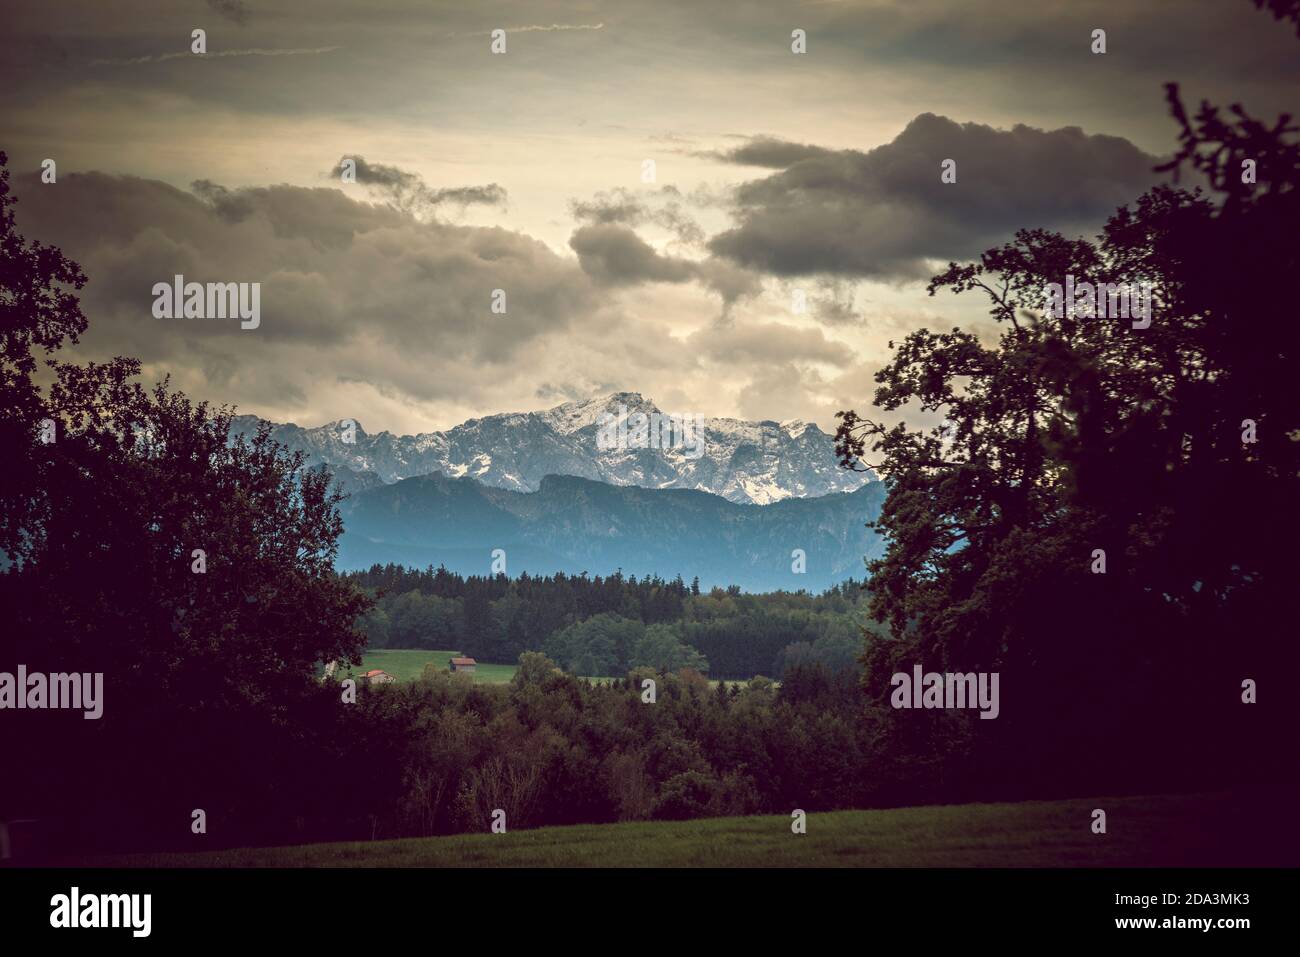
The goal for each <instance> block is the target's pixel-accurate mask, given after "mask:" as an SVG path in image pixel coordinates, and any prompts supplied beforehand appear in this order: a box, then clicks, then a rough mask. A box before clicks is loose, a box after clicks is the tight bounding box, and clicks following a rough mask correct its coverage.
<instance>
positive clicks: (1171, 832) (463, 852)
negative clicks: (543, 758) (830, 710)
mask: <svg viewBox="0 0 1300 957" xmlns="http://www.w3.org/2000/svg"><path fill="white" fill-rule="evenodd" d="M1253 807H1254V805H1253V804H1251V803H1250V802H1247V801H1245V799H1243V798H1239V797H1234V796H1232V795H1226V794H1215V795H1177V796H1168V795H1165V796H1157V797H1123V798H1079V799H1072V800H1065V801H1030V802H1026V803H1021V804H967V805H950V806H940V807H916V808H897V809H890V810H879V811H835V812H830V813H825V814H811V815H809V816H808V821H807V833H806V834H803V835H796V834H793V833H792V832H791V829H790V818H789V817H785V816H773V817H738V818H712V819H708V820H697V821H683V822H653V823H648V822H636V823H627V824H603V825H584V826H577V827H547V828H538V829H536V830H521V831H512V832H510V833H507V834H486V833H485V834H468V835H460V836H456V837H436V838H411V839H406V840H395V841H370V842H357V843H339V844H308V845H302V846H298V847H275V848H251V849H242V850H230V851H216V852H209V853H195V854H148V855H130V856H125V857H115V858H100V859H96V860H92V861H87V862H83V863H88V864H91V865H92V866H94V865H99V866H126V867H474V866H484V867H622V866H630V867H689V866H703V867H1049V866H1055V867H1100V866H1112V867H1131V866H1157V865H1158V866H1210V865H1218V866H1230V865H1233V864H1243V863H1268V861H1267V855H1268V854H1282V853H1284V852H1282V851H1280V850H1277V849H1276V848H1275V847H1273V846H1270V844H1269V842H1268V841H1267V840H1264V839H1261V838H1260V837H1259V836H1258V835H1257V834H1256V835H1254V836H1252V834H1251V828H1250V824H1251V822H1252V821H1253V816H1252V815H1253ZM1093 808H1103V809H1105V810H1106V813H1107V825H1108V830H1107V833H1106V834H1104V835H1102V834H1093V833H1092V832H1091V830H1090V827H1089V825H1090V822H1091V820H1092V810H1093ZM1276 863H1285V862H1284V861H1281V860H1279V861H1277V862H1276ZM1291 863H1292V864H1294V861H1292V862H1291Z"/></svg>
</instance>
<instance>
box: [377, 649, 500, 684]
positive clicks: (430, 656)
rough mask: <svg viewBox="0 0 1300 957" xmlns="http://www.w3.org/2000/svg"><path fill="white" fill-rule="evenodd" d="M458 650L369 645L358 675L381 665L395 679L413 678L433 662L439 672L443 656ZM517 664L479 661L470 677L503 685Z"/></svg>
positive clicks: (445, 657) (410, 679) (444, 666)
mask: <svg viewBox="0 0 1300 957" xmlns="http://www.w3.org/2000/svg"><path fill="white" fill-rule="evenodd" d="M459 654H460V652H459V651H424V650H423V649H412V648H372V649H369V650H367V651H366V653H365V654H364V655H362V656H361V667H360V668H358V669H357V672H358V673H359V674H365V673H366V672H367V671H369V670H371V669H372V668H382V669H383V670H384V671H387V672H388V673H389V674H390V675H392V676H393V677H394V678H396V679H397V680H398V681H414V680H415V679H416V678H418V677H420V673H421V672H423V671H424V666H425V665H426V664H429V663H433V664H434V665H436V666H437V668H438V670H439V671H446V670H447V659H448V658H454V657H456V656H457V655H459ZM517 668H518V666H517V665H490V664H484V663H482V662H480V663H479V665H478V667H477V668H476V669H475V671H474V680H475V681H481V682H483V683H485V684H505V683H506V682H508V681H509V680H510V679H511V678H513V677H514V676H515V671H516V670H517Z"/></svg>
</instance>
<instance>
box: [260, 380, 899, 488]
mask: <svg viewBox="0 0 1300 957" xmlns="http://www.w3.org/2000/svg"><path fill="white" fill-rule="evenodd" d="M663 415H664V413H663V411H662V410H660V409H659V408H658V407H657V406H656V405H655V404H654V403H653V402H651V401H650V400H648V399H646V398H644V397H643V396H641V395H640V394H639V393H636V392H616V393H613V394H610V395H606V396H603V397H599V398H594V399H587V400H584V401H580V402H567V403H565V404H563V405H559V406H556V407H555V408H552V409H548V410H546V411H542V412H509V413H502V414H499V415H489V416H485V417H483V418H479V419H470V420H468V421H467V422H463V423H461V424H460V425H457V426H455V427H454V428H451V429H449V430H447V431H445V432H425V433H421V434H419V435H394V434H393V433H391V432H379V433H375V434H371V433H368V432H366V431H365V430H364V429H363V428H362V426H361V425H360V423H356V422H352V421H349V420H343V421H340V422H331V423H328V424H326V425H322V426H319V427H316V428H303V427H301V426H298V425H294V424H292V423H287V424H273V427H272V436H273V437H274V438H275V439H276V440H277V441H279V442H282V443H284V444H285V445H287V446H288V447H289V448H292V449H301V450H302V451H304V452H306V453H307V456H308V464H309V465H326V466H329V467H330V469H331V470H332V471H334V472H335V473H336V474H337V475H338V477H339V482H340V484H341V485H343V486H344V488H345V489H347V490H358V489H364V488H371V487H374V486H377V485H379V484H381V483H392V482H396V481H399V480H401V479H406V478H413V477H415V476H419V475H429V474H431V473H433V472H441V473H442V474H444V475H446V476H449V477H452V478H461V477H466V478H473V479H476V480H478V481H479V482H481V483H483V484H484V485H489V486H493V487H496V488H504V489H510V490H512V491H516V492H535V491H537V490H538V489H539V488H540V487H541V482H542V479H543V477H544V476H547V475H576V476H579V477H581V478H587V479H593V480H595V481H599V482H607V483H609V484H611V485H629V486H630V485H635V486H640V487H642V488H655V489H668V488H679V489H695V490H698V491H704V492H712V493H714V494H715V495H721V496H722V497H723V498H726V499H727V500H728V501H732V502H739V503H744V504H754V505H768V504H771V503H773V502H778V501H781V500H782V499H787V498H810V497H815V496H819V495H826V494H829V493H831V492H850V491H853V490H854V489H857V488H859V487H861V486H863V485H865V484H867V483H868V482H870V481H873V480H874V476H872V475H870V473H862V472H851V471H847V470H845V469H842V468H840V467H839V463H838V461H837V460H836V457H835V450H834V443H833V441H832V439H831V437H830V436H829V435H827V434H826V433H825V432H823V431H822V430H821V429H819V428H818V427H817V426H816V425H814V424H812V423H808V422H802V421H788V422H775V421H761V422H748V421H744V420H740V419H726V418H703V417H698V418H697V417H695V416H691V417H689V421H690V422H691V424H692V426H693V427H694V428H696V429H698V442H692V443H690V444H688V445H686V446H685V447H670V448H655V447H651V444H650V443H647V442H645V441H644V440H642V441H640V442H638V441H636V436H635V426H636V424H637V421H638V420H637V418H636V417H637V416H645V417H646V418H647V419H649V418H650V417H651V416H663ZM602 416H606V417H607V418H606V419H605V420H604V421H606V422H609V421H613V422H615V423H627V422H628V420H632V423H633V426H632V428H631V429H629V430H628V432H629V433H631V434H632V441H631V442H630V443H629V442H618V443H614V445H613V447H608V446H609V445H610V443H607V442H602V440H601V431H602ZM259 421H260V420H259V419H258V418H256V417H255V416H239V417H237V418H236V420H235V423H234V429H235V431H238V432H245V433H247V432H252V431H254V430H255V429H256V428H257V425H258V422H259ZM691 437H692V438H694V435H692V436H691ZM602 446H605V447H602Z"/></svg>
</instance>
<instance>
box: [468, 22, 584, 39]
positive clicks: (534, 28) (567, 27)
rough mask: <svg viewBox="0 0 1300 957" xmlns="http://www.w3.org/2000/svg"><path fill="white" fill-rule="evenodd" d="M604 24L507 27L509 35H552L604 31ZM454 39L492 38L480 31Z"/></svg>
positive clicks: (486, 31)
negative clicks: (569, 31) (562, 32)
mask: <svg viewBox="0 0 1300 957" xmlns="http://www.w3.org/2000/svg"><path fill="white" fill-rule="evenodd" d="M604 28H605V24H603V23H552V24H551V25H550V26H549V27H548V26H543V25H541V24H535V25H533V26H527V27H505V31H506V33H507V34H511V33H539V32H540V33H551V32H553V31H555V30H603V29H604ZM447 35H448V36H452V37H490V36H491V35H492V31H491V30H480V31H479V32H478V33H449V34H447Z"/></svg>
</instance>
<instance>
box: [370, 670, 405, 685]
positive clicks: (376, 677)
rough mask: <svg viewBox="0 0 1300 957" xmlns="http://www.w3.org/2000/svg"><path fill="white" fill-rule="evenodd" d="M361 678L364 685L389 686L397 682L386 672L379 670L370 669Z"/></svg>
mask: <svg viewBox="0 0 1300 957" xmlns="http://www.w3.org/2000/svg"><path fill="white" fill-rule="evenodd" d="M361 677H362V678H364V679H365V681H366V684H371V685H390V684H392V683H393V682H394V681H396V680H397V679H396V678H394V677H393V676H392V675H390V674H389V673H388V672H387V671H384V670H382V669H380V668H372V669H371V670H370V671H367V672H366V673H365V674H364V675H362V676H361Z"/></svg>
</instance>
